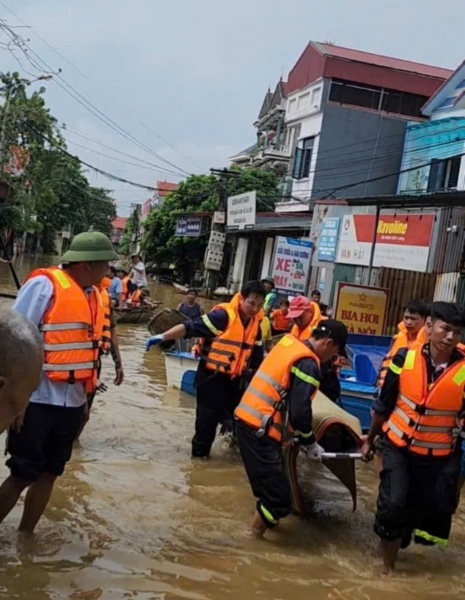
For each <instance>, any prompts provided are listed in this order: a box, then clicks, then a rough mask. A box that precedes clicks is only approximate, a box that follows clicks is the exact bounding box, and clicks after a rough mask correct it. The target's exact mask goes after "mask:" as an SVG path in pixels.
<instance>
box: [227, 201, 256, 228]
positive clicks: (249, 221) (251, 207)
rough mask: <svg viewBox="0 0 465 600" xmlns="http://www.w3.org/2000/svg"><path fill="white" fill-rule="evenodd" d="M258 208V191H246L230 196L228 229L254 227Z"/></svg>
mask: <svg viewBox="0 0 465 600" xmlns="http://www.w3.org/2000/svg"><path fill="white" fill-rule="evenodd" d="M256 209H257V192H246V193H245V194H238V195H237V196H229V198H228V215H227V218H228V220H227V227H228V229H253V228H254V226H255V213H256Z"/></svg>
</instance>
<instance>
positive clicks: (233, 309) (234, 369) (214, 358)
mask: <svg viewBox="0 0 465 600" xmlns="http://www.w3.org/2000/svg"><path fill="white" fill-rule="evenodd" d="M239 299H240V294H236V295H235V296H234V298H233V299H232V300H231V301H230V302H226V303H224V304H218V305H217V306H215V308H214V309H213V310H215V309H217V308H222V309H223V310H225V311H226V312H227V314H228V325H227V327H226V329H225V330H224V331H218V330H216V329H215V327H214V326H213V324H212V323H211V322H210V320H209V318H208V315H203V316H202V317H201V319H202V320H203V321H204V323H205V324H206V325H207V327H208V328H209V329H210V330H211V331H212V332H213V333H215V332H216V333H217V334H218V335H217V337H215V338H214V339H212V340H201V341H200V342H199V344H200V356H201V357H202V358H203V359H204V360H205V366H206V367H207V369H211V370H212V371H219V372H220V373H227V374H228V375H229V376H230V377H231V379H233V378H234V377H239V376H240V375H242V372H243V371H244V369H245V368H247V366H248V362H249V359H250V356H251V354H252V350H253V348H254V346H255V344H256V341H257V337H258V333H259V331H260V321H261V319H262V316H263V311H260V313H258V314H257V315H255V317H253V318H252V319H250V321H249V323H248V325H247V327H244V325H243V324H242V320H241V317H240V315H239Z"/></svg>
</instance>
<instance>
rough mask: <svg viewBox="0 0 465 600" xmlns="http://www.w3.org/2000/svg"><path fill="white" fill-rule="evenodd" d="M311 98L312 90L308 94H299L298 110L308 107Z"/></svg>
mask: <svg viewBox="0 0 465 600" xmlns="http://www.w3.org/2000/svg"><path fill="white" fill-rule="evenodd" d="M309 100H310V92H307V93H306V94H302V96H299V102H298V104H297V110H304V109H305V108H308V102H309Z"/></svg>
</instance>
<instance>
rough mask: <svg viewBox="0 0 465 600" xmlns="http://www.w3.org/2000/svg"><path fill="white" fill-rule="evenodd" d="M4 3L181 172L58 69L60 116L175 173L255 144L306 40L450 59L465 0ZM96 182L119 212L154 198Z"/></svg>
mask: <svg viewBox="0 0 465 600" xmlns="http://www.w3.org/2000/svg"><path fill="white" fill-rule="evenodd" d="M6 6H8V8H10V9H12V10H13V11H14V12H15V14H16V15H17V16H18V17H19V18H20V19H22V20H23V21H24V22H25V23H27V25H29V26H30V28H31V29H29V30H28V29H25V28H22V29H17V30H16V31H17V32H18V33H19V34H21V35H22V36H24V37H27V38H29V40H30V42H28V44H29V45H30V47H31V49H32V50H33V51H34V52H35V53H36V54H37V55H38V56H39V57H40V58H41V59H42V60H43V61H45V62H46V63H47V64H48V65H50V66H51V67H53V69H54V70H57V69H58V68H61V69H62V74H61V76H62V77H63V79H64V80H65V81H66V83H68V84H69V85H71V86H72V87H73V88H74V89H75V90H76V91H77V92H79V93H80V94H81V95H82V96H83V97H84V98H85V99H86V100H88V101H90V102H92V104H93V105H94V106H95V107H96V108H97V109H98V110H100V111H101V112H102V113H104V114H105V115H106V116H107V117H109V118H111V119H112V120H113V121H114V122H115V123H116V124H117V125H118V126H119V127H121V128H123V129H124V130H126V132H128V134H130V135H131V136H133V137H134V138H136V139H137V140H138V141H139V142H140V143H142V144H143V145H145V146H146V147H147V148H149V149H150V150H151V151H153V152H154V153H156V154H158V155H160V156H162V157H163V158H165V159H166V160H168V161H170V162H171V163H172V164H173V165H175V166H176V168H173V166H170V165H167V164H166V163H163V162H162V160H161V159H160V158H157V157H156V156H154V155H153V154H151V153H149V152H147V151H145V150H142V149H141V148H139V147H137V146H136V145H135V144H134V143H133V142H131V141H129V140H127V139H125V138H124V137H123V136H122V135H120V134H118V133H117V132H115V131H113V130H112V129H111V128H109V127H108V126H107V125H105V124H104V123H102V122H101V121H100V120H99V119H98V118H96V117H95V116H94V115H92V114H91V113H90V112H89V111H88V110H86V108H85V107H84V106H82V105H81V104H79V103H78V101H77V100H75V99H73V98H71V97H70V96H69V95H68V94H67V93H66V92H65V91H64V90H63V89H62V88H60V87H59V85H58V84H60V85H62V86H63V85H64V83H63V81H60V80H59V79H57V78H54V80H52V81H50V82H49V83H47V84H46V87H47V92H46V100H47V102H48V103H49V105H50V107H51V109H52V112H53V114H54V115H55V116H56V117H57V118H58V120H59V122H60V123H66V125H67V127H68V128H69V129H70V130H73V131H74V132H78V133H81V134H82V135H85V136H87V137H88V138H91V139H92V140H95V141H98V142H100V143H103V144H106V145H107V146H110V147H112V148H114V149H117V150H120V151H122V152H126V153H128V154H131V155H134V156H135V157H137V158H139V159H142V160H145V161H147V162H149V163H153V164H155V165H160V166H161V165H164V167H163V168H166V169H168V170H176V171H177V172H179V168H180V169H182V170H184V171H187V172H189V173H201V172H207V171H208V169H209V168H210V167H216V168H217V167H223V166H226V165H227V164H228V157H229V156H231V155H232V154H234V153H235V152H237V151H239V150H241V149H243V148H245V147H247V146H249V145H251V144H252V143H253V142H254V140H255V132H254V128H253V126H252V123H253V121H254V120H255V119H256V117H257V116H258V112H259V110H260V106H261V103H262V100H263V96H264V94H265V92H266V90H267V88H268V86H269V85H271V86H272V87H273V86H274V85H275V84H276V82H277V80H278V79H279V77H280V76H281V75H282V76H283V77H284V78H285V79H286V78H287V73H288V72H289V70H290V69H291V68H292V66H293V65H294V63H295V62H296V60H297V59H298V57H299V55H300V54H301V52H302V51H303V50H304V48H305V46H306V44H307V43H308V42H309V41H310V40H316V41H331V42H334V43H336V44H339V45H342V46H348V47H352V48H357V49H360V50H366V51H370V52H377V53H380V54H387V55H390V56H395V57H400V58H405V59H410V60H416V61H420V62H424V63H429V64H433V65H438V66H443V67H449V68H452V69H454V68H455V67H457V66H458V64H459V63H460V62H461V60H462V59H463V58H464V55H465V52H464V49H465V43H464V41H463V40H464V37H463V20H464V17H465V1H464V0H448V1H447V2H443V3H441V4H437V3H434V4H433V2H431V1H430V0H408V1H405V0H390V1H389V2H383V3H382V2H376V1H374V0H285V1H283V0H234V2H230V1H229V2H227V1H225V0H169V1H168V0H132V1H131V2H129V1H128V0H79V1H71V0H40V1H38V0H16V1H15V2H14V3H13V2H12V0H1V2H0V18H2V19H3V20H6V21H7V23H8V24H9V25H21V24H22V23H21V22H20V21H18V19H17V18H16V17H15V16H13V15H12V14H11V12H9V11H8V9H7V8H6ZM433 8H434V10H433ZM37 34H38V35H39V36H40V37H41V38H43V40H44V41H45V42H46V43H44V41H42V40H41V39H39V37H37ZM47 44H49V45H50V46H52V47H53V48H54V49H55V50H56V51H57V52H58V53H59V54H60V55H61V56H60V55H58V54H57V53H56V52H54V51H53V50H52V49H51V48H50V47H49V46H48V45H47ZM17 56H18V58H19V59H20V62H21V63H22V66H23V68H21V67H20V65H19V64H18V63H17V62H16V61H15V60H14V59H13V57H12V56H11V55H10V53H9V52H8V50H6V49H4V50H2V55H1V58H2V61H1V63H0V64H1V65H2V69H3V70H4V71H7V70H12V69H15V70H19V71H20V72H21V74H23V75H24V76H27V77H31V78H32V76H37V75H38V74H39V73H40V72H41V71H46V69H45V68H44V69H42V70H40V69H34V68H33V67H32V66H31V65H30V64H29V63H28V62H27V60H25V59H24V56H22V55H21V53H17ZM69 63H70V64H69ZM35 85H38V84H35ZM72 93H73V94H74V95H76V94H75V92H72ZM80 100H81V102H83V100H82V99H80ZM65 135H66V138H67V141H68V143H69V149H70V151H72V152H73V153H76V154H79V156H80V157H81V158H82V159H83V160H85V161H87V162H89V163H92V164H93V165H95V166H97V167H99V168H101V169H104V170H106V171H109V172H111V173H114V174H117V175H119V176H121V177H123V178H126V179H131V180H133V181H136V182H140V183H144V184H146V185H153V186H155V185H156V182H157V180H164V179H167V180H168V181H177V180H179V177H178V176H175V175H172V174H170V173H163V172H159V170H157V169H156V168H154V167H151V166H149V165H146V164H145V165H144V166H145V167H147V168H140V167H138V166H131V165H128V164H124V163H122V162H120V161H119V160H112V159H110V158H107V157H104V156H100V155H98V154H95V153H94V152H91V151H89V150H87V149H83V148H81V147H79V146H77V145H76V143H79V144H81V145H83V146H86V147H87V148H92V149H94V150H96V151H98V152H103V153H105V154H108V155H111V156H113V157H116V158H118V159H123V160H127V161H130V162H136V161H134V159H131V158H128V157H124V156H122V155H118V154H116V153H114V152H112V151H110V150H108V149H105V148H102V147H101V146H98V145H96V144H94V143H93V142H91V141H89V140H87V139H83V138H81V137H78V136H77V135H76V134H75V133H72V132H71V131H69V132H68V133H66V134H65ZM138 164H141V165H142V163H138ZM88 178H89V180H90V181H91V183H92V184H94V185H100V186H103V187H106V188H107V189H111V190H114V193H113V197H114V198H115V200H116V201H117V204H118V212H119V214H121V215H127V214H128V213H129V211H130V203H131V202H141V201H143V200H144V199H146V198H147V197H149V196H150V193H149V192H147V191H143V190H138V189H137V188H132V187H131V186H129V185H126V184H122V183H119V182H114V181H109V180H108V179H106V178H104V177H102V176H98V175H95V173H94V172H92V171H89V173H88Z"/></svg>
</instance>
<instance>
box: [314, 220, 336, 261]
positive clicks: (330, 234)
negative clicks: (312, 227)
mask: <svg viewBox="0 0 465 600" xmlns="http://www.w3.org/2000/svg"><path fill="white" fill-rule="evenodd" d="M340 222H341V219H340V218H339V217H328V218H327V219H325V220H324V221H323V228H322V229H321V233H320V240H319V244H318V260H327V261H330V262H334V259H335V257H336V247H337V236H338V235H339V225H340Z"/></svg>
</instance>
